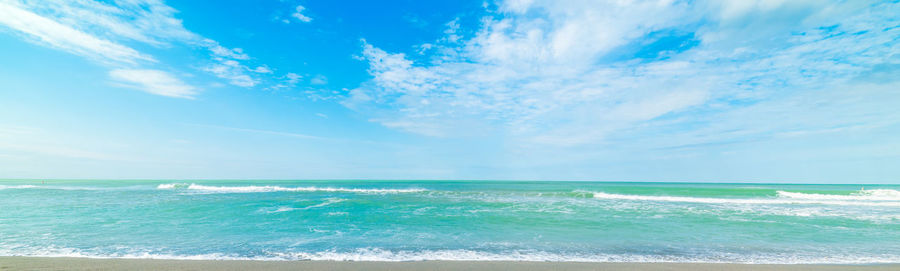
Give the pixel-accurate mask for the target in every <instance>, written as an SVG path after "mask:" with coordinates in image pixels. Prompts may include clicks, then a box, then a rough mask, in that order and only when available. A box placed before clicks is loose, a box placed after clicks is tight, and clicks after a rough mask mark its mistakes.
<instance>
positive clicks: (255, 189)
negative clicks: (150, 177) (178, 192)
mask: <svg viewBox="0 0 900 271" xmlns="http://www.w3.org/2000/svg"><path fill="white" fill-rule="evenodd" d="M156 188H157V189H187V190H194V191H203V192H213V193H265V192H345V193H364V194H395V193H417V192H424V191H428V190H426V189H422V188H405V189H380V188H373V189H368V188H343V187H315V186H307V187H282V186H270V185H266V186H255V185H250V186H210V185H199V184H193V183H192V184H182V183H171V184H160V185H158V186H156Z"/></svg>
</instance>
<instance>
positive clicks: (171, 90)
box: [109, 69, 196, 98]
mask: <svg viewBox="0 0 900 271" xmlns="http://www.w3.org/2000/svg"><path fill="white" fill-rule="evenodd" d="M109 77H110V78H112V79H113V80H115V81H116V82H117V83H119V84H121V85H122V86H125V87H131V88H135V89H139V90H142V91H146V92H149V93H152V94H156V95H162V96H169V97H176V98H192V97H193V96H194V94H196V92H195V88H194V87H193V86H190V85H187V84H185V83H184V82H182V81H181V80H179V79H178V78H175V77H173V76H172V75H171V74H169V73H167V72H164V71H159V70H133V69H132V70H129V69H116V70H112V71H110V72H109Z"/></svg>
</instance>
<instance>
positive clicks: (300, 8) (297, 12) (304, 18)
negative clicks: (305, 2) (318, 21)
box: [291, 5, 312, 23]
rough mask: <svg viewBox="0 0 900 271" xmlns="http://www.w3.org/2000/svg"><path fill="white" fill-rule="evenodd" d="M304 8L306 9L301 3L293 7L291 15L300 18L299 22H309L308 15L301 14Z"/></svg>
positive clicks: (310, 19)
mask: <svg viewBox="0 0 900 271" xmlns="http://www.w3.org/2000/svg"><path fill="white" fill-rule="evenodd" d="M304 10H306V8H305V7H303V6H301V5H297V7H296V8H294V13H292V14H291V16H293V17H294V18H297V20H300V21H301V22H304V23H308V22H311V21H312V18H310V17H309V16H306V15H303V11H304Z"/></svg>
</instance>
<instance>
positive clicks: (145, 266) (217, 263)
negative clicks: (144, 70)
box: [0, 256, 900, 271]
mask: <svg viewBox="0 0 900 271" xmlns="http://www.w3.org/2000/svg"><path fill="white" fill-rule="evenodd" d="M0 270H516V271H529V270H651V271H653V270H667V271H680V270H685V271H687V270H728V271H753V270H810V271H812V270H859V271H882V270H900V263H894V264H860V265H846V264H740V263H637V262H635V263H602V262H514V261H410V262H383V261H258V260H168V259H116V258H112V259H98V258H73V257H29V256H0Z"/></svg>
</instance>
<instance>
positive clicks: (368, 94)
mask: <svg viewBox="0 0 900 271" xmlns="http://www.w3.org/2000/svg"><path fill="white" fill-rule="evenodd" d="M689 4H690V5H689ZM734 5H737V4H734ZM786 5H787V6H789V8H784V7H787V6H786ZM866 5H872V4H870V3H859V2H854V3H828V4H827V5H822V4H821V3H820V2H816V1H812V2H806V1H797V2H793V1H791V2H783V3H782V2H779V1H768V2H766V3H763V2H754V3H751V5H750V6H749V7H737V6H734V7H732V6H731V4H720V3H719V2H715V1H713V2H705V1H700V2H697V3H686V2H681V1H641V2H632V1H600V2H593V1H588V2H581V1H568V2H560V1H539V0H535V1H505V2H501V3H499V11H498V12H497V13H494V14H491V16H488V17H485V18H483V19H482V21H481V27H480V29H479V30H478V31H477V32H475V33H474V35H473V36H471V37H467V38H466V37H463V36H460V34H459V33H460V31H458V28H459V26H458V22H457V21H454V22H451V23H449V24H448V30H447V32H445V35H446V36H445V37H443V38H441V39H438V40H437V41H435V42H433V43H428V44H429V45H428V47H429V48H430V50H428V52H433V54H432V55H430V56H429V57H428V58H427V59H426V60H424V61H422V62H421V63H419V62H414V61H413V60H412V59H411V58H409V57H407V56H406V55H405V54H403V53H390V52H386V51H384V50H382V49H379V48H377V47H375V46H374V45H373V44H369V43H367V42H365V41H363V52H362V58H363V59H364V60H366V61H367V62H368V64H369V73H370V74H371V75H372V76H373V79H372V80H370V81H368V82H365V83H363V84H361V85H360V86H359V87H358V88H356V89H354V90H351V91H350V94H349V97H347V98H346V99H345V100H344V101H343V104H344V105H345V106H347V107H349V108H352V109H354V110H357V111H360V112H365V113H367V114H370V115H371V116H372V118H371V119H372V121H375V122H378V123H381V124H382V125H384V126H386V127H390V128H395V129H400V130H405V131H409V132H413V133H419V134H423V135H429V136H456V135H460V134H465V133H471V131H480V132H484V133H490V134H493V135H500V136H505V137H510V138H511V139H513V140H514V141H519V142H542V143H547V144H556V145H581V144H589V143H603V142H605V141H608V140H611V138H613V137H615V136H618V134H619V133H624V132H628V131H633V130H634V129H636V128H638V127H645V126H647V125H663V124H664V123H666V122H673V121H674V122H680V121H684V120H682V117H684V116H689V115H690V114H694V113H696V112H707V114H710V115H716V114H719V113H721V112H728V111H731V110H734V109H737V108H740V107H741V106H742V104H753V103H758V102H761V101H765V100H766V99H769V98H770V97H777V96H778V95H780V92H784V91H812V90H815V89H820V88H822V87H826V86H829V85H834V84H842V83H844V82H847V81H848V80H851V79H852V78H855V77H856V76H858V75H859V74H861V73H863V72H865V71H866V70H869V69H871V68H872V67H873V65H878V64H879V63H883V62H886V61H887V62H891V61H892V62H895V63H900V57H898V56H900V51H898V49H896V46H887V45H889V44H891V43H892V42H893V41H895V40H896V39H897V38H898V36H900V29H897V28H892V26H891V25H890V23H889V22H890V21H891V20H889V18H891V17H895V14H897V13H896V12H897V11H898V9H900V8H898V6H900V5H898V4H891V3H880V4H877V5H876V6H874V7H872V6H868V7H867V6H866ZM779 7H782V8H779ZM860 7H867V8H868V10H867V12H865V13H862V12H858V11H859V10H860ZM748 13H752V14H753V15H752V16H746V15H744V14H748ZM853 33H855V34H853ZM667 35H668V36H674V37H680V38H681V39H683V40H681V41H678V42H669V43H671V44H665V43H663V44H662V45H660V46H662V47H665V46H668V47H672V48H667V49H658V50H660V51H659V52H651V53H647V54H646V55H648V56H641V55H639V54H638V53H636V52H640V50H652V49H653V46H648V44H651V45H652V44H654V42H661V41H660V40H664V39H662V38H660V36H662V37H668V36H667ZM679 35H680V36H679ZM689 43H692V44H694V45H691V46H694V47H690V46H689V47H686V48H680V47H678V46H683V45H684V44H689ZM423 47H424V46H423ZM886 56H892V57H886ZM797 113H802V112H797ZM823 125H824V124H823ZM491 127H493V130H492V131H491Z"/></svg>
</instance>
